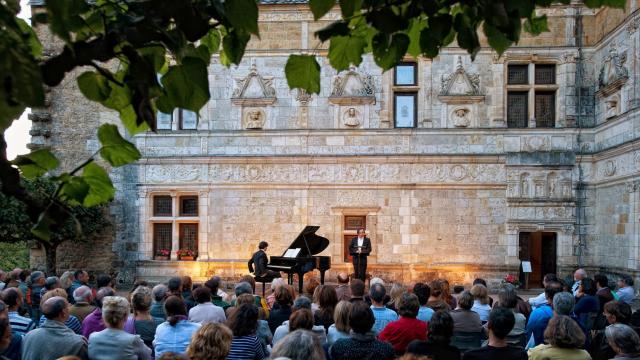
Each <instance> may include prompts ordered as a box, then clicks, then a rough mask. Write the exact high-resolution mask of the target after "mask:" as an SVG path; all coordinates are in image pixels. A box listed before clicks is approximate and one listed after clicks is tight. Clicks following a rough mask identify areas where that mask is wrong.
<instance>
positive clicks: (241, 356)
mask: <svg viewBox="0 0 640 360" xmlns="http://www.w3.org/2000/svg"><path fill="white" fill-rule="evenodd" d="M266 357H267V353H266V351H265V350H264V348H263V347H262V344H261V343H260V339H258V337H257V336H255V335H248V336H234V337H233V341H232V342H231V349H230V350H229V355H228V356H227V360H248V359H255V360H262V359H265V358H266Z"/></svg>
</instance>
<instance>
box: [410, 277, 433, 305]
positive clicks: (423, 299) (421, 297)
mask: <svg viewBox="0 0 640 360" xmlns="http://www.w3.org/2000/svg"><path fill="white" fill-rule="evenodd" d="M413 293H414V294H415V295H416V296H417V297H418V302H419V303H420V306H426V305H427V302H428V301H429V296H431V288H430V287H429V285H427V284H424V283H421V282H419V283H416V284H415V285H414V286H413Z"/></svg>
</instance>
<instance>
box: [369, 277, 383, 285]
mask: <svg viewBox="0 0 640 360" xmlns="http://www.w3.org/2000/svg"><path fill="white" fill-rule="evenodd" d="M374 284H380V285H383V286H384V280H382V278H379V277H373V278H371V280H369V286H371V285H374Z"/></svg>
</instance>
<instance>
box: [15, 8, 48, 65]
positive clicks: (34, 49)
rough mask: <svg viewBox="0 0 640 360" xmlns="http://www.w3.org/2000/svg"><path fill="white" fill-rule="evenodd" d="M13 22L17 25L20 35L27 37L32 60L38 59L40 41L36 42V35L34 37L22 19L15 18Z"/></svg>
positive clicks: (29, 27)
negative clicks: (20, 31)
mask: <svg viewBox="0 0 640 360" xmlns="http://www.w3.org/2000/svg"><path fill="white" fill-rule="evenodd" d="M15 20H16V22H17V23H18V26H19V27H20V30H22V33H23V34H25V35H26V36H27V45H28V46H29V48H30V49H31V55H32V56H33V57H34V58H39V57H40V55H42V44H41V43H40V40H38V35H36V32H35V31H34V30H33V28H32V27H31V26H29V24H27V22H26V21H24V20H23V19H19V18H16V19H15Z"/></svg>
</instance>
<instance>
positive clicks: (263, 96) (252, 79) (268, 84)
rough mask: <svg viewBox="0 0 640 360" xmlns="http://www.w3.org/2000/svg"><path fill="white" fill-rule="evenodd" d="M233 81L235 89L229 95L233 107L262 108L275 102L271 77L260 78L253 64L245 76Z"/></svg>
mask: <svg viewBox="0 0 640 360" xmlns="http://www.w3.org/2000/svg"><path fill="white" fill-rule="evenodd" d="M235 81H236V88H235V89H234V90H233V94H232V95H231V102H232V103H233V104H235V105H246V106H264V105H271V104H273V103H274V102H275V101H276V90H275V88H274V87H273V77H263V76H261V75H260V74H259V73H258V69H257V68H256V65H255V64H253V65H252V66H251V71H249V74H248V75H247V76H245V77H243V78H237V79H235Z"/></svg>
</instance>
